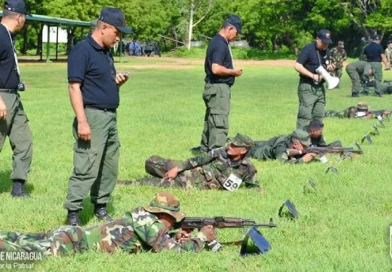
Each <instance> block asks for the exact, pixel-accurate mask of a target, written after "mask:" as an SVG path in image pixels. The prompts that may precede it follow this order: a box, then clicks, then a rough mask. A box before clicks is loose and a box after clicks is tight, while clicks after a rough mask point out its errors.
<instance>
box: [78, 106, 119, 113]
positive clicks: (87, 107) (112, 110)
mask: <svg viewBox="0 0 392 272" xmlns="http://www.w3.org/2000/svg"><path fill="white" fill-rule="evenodd" d="M84 108H85V109H93V110H101V111H105V112H107V111H108V112H116V109H107V108H98V107H94V106H90V105H85V106H84Z"/></svg>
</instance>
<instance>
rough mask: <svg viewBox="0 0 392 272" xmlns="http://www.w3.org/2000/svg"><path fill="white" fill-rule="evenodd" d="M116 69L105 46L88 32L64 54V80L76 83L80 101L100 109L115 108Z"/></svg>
mask: <svg viewBox="0 0 392 272" xmlns="http://www.w3.org/2000/svg"><path fill="white" fill-rule="evenodd" d="M115 77H116V69H115V67H114V62H113V57H112V55H111V54H110V51H109V49H108V48H103V47H101V46H100V45H99V44H97V43H96V42H95V40H94V39H93V38H92V37H91V35H89V36H88V37H87V39H85V40H83V41H81V42H79V43H77V44H76V45H75V46H74V48H72V50H71V52H70V54H69V57H68V82H80V83H81V91H82V96H83V104H84V105H85V106H86V105H89V106H94V107H97V108H100V109H117V107H118V105H119V103H120V97H119V88H118V86H117V84H116V82H115Z"/></svg>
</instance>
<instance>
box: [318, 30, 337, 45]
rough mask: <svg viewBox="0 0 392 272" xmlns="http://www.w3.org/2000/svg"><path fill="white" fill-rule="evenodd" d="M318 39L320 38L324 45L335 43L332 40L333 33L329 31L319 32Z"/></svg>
mask: <svg viewBox="0 0 392 272" xmlns="http://www.w3.org/2000/svg"><path fill="white" fill-rule="evenodd" d="M317 38H319V39H320V40H321V41H322V42H323V43H333V41H332V40H331V31H329V30H328V29H321V30H320V31H319V32H317Z"/></svg>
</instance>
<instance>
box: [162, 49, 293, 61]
mask: <svg viewBox="0 0 392 272" xmlns="http://www.w3.org/2000/svg"><path fill="white" fill-rule="evenodd" d="M206 50H207V48H206V47H201V48H200V47H198V48H192V49H191V50H188V49H186V48H185V47H180V48H178V49H176V50H174V51H172V52H169V53H167V54H166V55H168V56H172V57H185V58H204V57H205V54H206ZM232 53H233V57H234V58H235V59H253V60H266V59H294V58H295V55H294V54H293V53H292V52H291V50H290V49H289V48H287V47H283V48H282V49H281V50H280V51H279V52H270V51H266V50H263V51H262V50H260V49H256V48H236V47H232Z"/></svg>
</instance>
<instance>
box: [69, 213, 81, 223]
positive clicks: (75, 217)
mask: <svg viewBox="0 0 392 272" xmlns="http://www.w3.org/2000/svg"><path fill="white" fill-rule="evenodd" d="M78 213H79V211H70V210H68V216H67V225H70V226H80V219H79V215H78Z"/></svg>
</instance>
